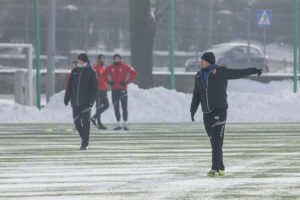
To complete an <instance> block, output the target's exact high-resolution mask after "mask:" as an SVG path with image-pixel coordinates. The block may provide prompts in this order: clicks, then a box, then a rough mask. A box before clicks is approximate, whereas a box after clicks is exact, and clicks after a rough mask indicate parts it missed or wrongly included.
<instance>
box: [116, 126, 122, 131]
mask: <svg viewBox="0 0 300 200" xmlns="http://www.w3.org/2000/svg"><path fill="white" fill-rule="evenodd" d="M121 129H122V127H121V126H119V125H118V126H117V127H116V128H114V131H119V130H121Z"/></svg>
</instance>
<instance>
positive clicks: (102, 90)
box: [91, 55, 109, 129]
mask: <svg viewBox="0 0 300 200" xmlns="http://www.w3.org/2000/svg"><path fill="white" fill-rule="evenodd" d="M97 60H98V61H97V64H96V65H95V66H94V70H95V71H96V73H97V76H98V87H99V90H98V94H97V98H96V114H95V115H94V116H93V117H92V118H91V121H92V123H93V124H94V125H95V126H96V127H98V129H107V128H106V127H105V126H103V124H102V122H101V114H102V113H103V112H104V111H105V110H106V109H107V108H108V107H109V102H108V99H107V83H106V82H105V78H104V76H103V74H104V71H105V67H104V61H105V57H104V55H99V56H98V57H97ZM96 122H97V123H96Z"/></svg>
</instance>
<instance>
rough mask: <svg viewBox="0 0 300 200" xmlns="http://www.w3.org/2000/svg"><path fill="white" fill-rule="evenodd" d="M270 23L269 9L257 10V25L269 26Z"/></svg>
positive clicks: (270, 14) (270, 12)
mask: <svg viewBox="0 0 300 200" xmlns="http://www.w3.org/2000/svg"><path fill="white" fill-rule="evenodd" d="M271 23H272V11H271V10H258V20H257V24H258V26H259V27H263V28H270V27H271Z"/></svg>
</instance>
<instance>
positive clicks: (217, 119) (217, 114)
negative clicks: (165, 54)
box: [190, 52, 262, 177]
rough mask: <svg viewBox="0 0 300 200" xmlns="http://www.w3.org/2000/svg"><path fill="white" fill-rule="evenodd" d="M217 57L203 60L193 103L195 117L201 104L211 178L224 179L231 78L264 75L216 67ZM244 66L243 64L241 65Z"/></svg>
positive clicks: (252, 70) (251, 70)
mask: <svg viewBox="0 0 300 200" xmlns="http://www.w3.org/2000/svg"><path fill="white" fill-rule="evenodd" d="M215 63H216V59H215V55H214V53H212V52H206V53H204V54H203V56H202V57H201V70H200V71H199V72H198V73H197V75H196V76H195V88H194V92H193V99H192V103H191V109H190V111H191V117H192V121H194V115H195V113H196V111H197V109H198V106H199V104H200V103H201V107H202V112H203V122H204V125H205V130H206V133H207V135H208V137H209V139H210V143H211V147H212V168H211V170H210V171H209V172H208V173H207V175H208V176H212V177H214V176H224V175H225V167H224V165H223V151H222V148H223V138H224V130H225V123H226V118H227V108H228V104H227V93H226V90H227V84H228V80H229V79H239V78H243V77H246V76H249V75H252V74H257V75H258V76H260V75H261V73H262V70H261V69H256V68H247V69H228V68H226V67H221V66H218V65H216V64H215ZM241 64H242V63H241Z"/></svg>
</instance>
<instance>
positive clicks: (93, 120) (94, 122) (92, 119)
mask: <svg viewBox="0 0 300 200" xmlns="http://www.w3.org/2000/svg"><path fill="white" fill-rule="evenodd" d="M90 121H91V122H92V123H93V124H94V126H96V128H97V127H98V126H97V120H96V118H94V117H91V118H90Z"/></svg>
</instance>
